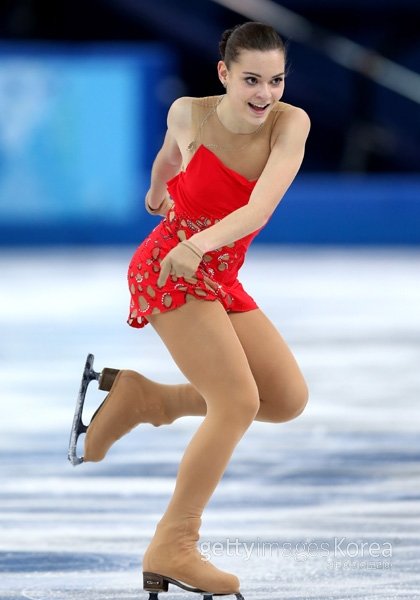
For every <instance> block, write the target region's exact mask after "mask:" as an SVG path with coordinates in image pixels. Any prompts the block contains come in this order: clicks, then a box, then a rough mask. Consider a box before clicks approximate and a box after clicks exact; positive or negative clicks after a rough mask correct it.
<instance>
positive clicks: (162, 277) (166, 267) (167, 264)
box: [157, 258, 172, 288]
mask: <svg viewBox="0 0 420 600" xmlns="http://www.w3.org/2000/svg"><path fill="white" fill-rule="evenodd" d="M171 269H172V263H171V261H170V259H168V258H164V259H163V260H162V262H161V263H160V273H159V278H158V280H157V286H158V287H160V288H161V287H163V286H164V285H165V283H166V280H167V279H168V277H169V273H170V272H171Z"/></svg>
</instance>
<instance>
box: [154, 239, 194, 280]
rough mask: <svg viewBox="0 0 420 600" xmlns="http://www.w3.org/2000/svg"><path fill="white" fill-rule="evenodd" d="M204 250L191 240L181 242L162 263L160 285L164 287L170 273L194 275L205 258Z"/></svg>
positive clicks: (180, 275) (181, 275) (184, 275)
mask: <svg viewBox="0 0 420 600" xmlns="http://www.w3.org/2000/svg"><path fill="white" fill-rule="evenodd" d="M203 254H204V253H203V252H202V251H201V250H200V248H197V246H195V244H193V243H192V242H191V241H190V240H184V241H183V242H180V243H179V244H178V245H177V246H175V248H172V250H171V251H170V252H168V254H167V255H166V256H165V258H164V259H163V260H162V262H161V263H160V275H159V279H158V281H157V285H158V287H163V286H164V285H165V283H166V280H167V279H168V277H169V275H175V277H186V278H188V277H193V276H194V275H195V273H196V271H197V269H198V266H199V264H200V262H201V259H202V258H203Z"/></svg>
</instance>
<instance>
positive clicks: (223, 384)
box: [143, 299, 259, 593]
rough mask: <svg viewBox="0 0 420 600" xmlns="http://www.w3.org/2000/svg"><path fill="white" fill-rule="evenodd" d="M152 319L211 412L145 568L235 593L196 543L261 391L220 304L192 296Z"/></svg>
mask: <svg viewBox="0 0 420 600" xmlns="http://www.w3.org/2000/svg"><path fill="white" fill-rule="evenodd" d="M150 322H151V324H152V326H153V327H154V328H155V330H156V332H157V333H158V335H159V336H160V337H161V339H162V340H163V342H164V343H165V345H166V347H167V348H168V350H169V351H170V353H171V355H172V357H173V358H174V360H175V362H176V364H177V365H178V367H179V368H180V370H181V371H182V372H183V374H184V375H185V376H186V377H187V379H188V380H189V381H190V382H191V383H192V385H193V386H194V388H195V389H196V390H197V391H198V392H199V393H200V394H201V396H202V397H203V398H204V400H205V402H206V405H207V412H206V416H205V419H204V420H203V422H202V424H201V425H200V427H199V428H198V430H197V431H196V433H195V434H194V436H193V438H192V439H191V441H190V443H189V444H188V446H187V448H186V450H185V453H184V456H183V458H182V461H181V463H180V467H179V471H178V476H177V480H176V486H175V490H174V493H173V496H172V499H171V501H170V503H169V505H168V507H167V510H166V512H165V514H164V515H163V517H162V519H161V521H160V523H159V525H158V528H157V530H156V534H155V536H154V538H153V540H152V543H151V545H150V546H149V548H148V550H147V552H146V554H145V557H144V563H143V567H144V570H145V571H148V572H155V573H161V574H163V575H167V576H170V577H174V578H177V579H181V580H183V581H184V582H187V583H189V584H190V585H193V586H197V587H200V588H201V589H210V590H211V591H213V592H215V593H216V592H217V591H219V592H220V593H223V592H224V593H228V592H230V593H232V592H234V591H237V587H238V582H237V580H236V578H234V576H231V575H228V574H223V573H222V572H220V571H218V570H217V569H216V568H215V567H213V565H211V564H210V563H206V562H203V561H202V560H201V558H200V555H199V553H198V552H197V550H196V548H195V543H196V541H197V538H198V528H199V525H200V517H201V514H202V512H203V510H204V507H205V506H206V504H207V502H208V501H209V499H210V497H211V495H212V494H213V492H214V490H215V488H216V486H217V484H218V482H219V481H220V478H221V477H222V475H223V472H224V471H225V469H226V466H227V464H228V462H229V459H230V457H231V455H232V453H233V451H234V449H235V446H236V445H237V443H238V442H239V440H240V439H241V437H242V436H243V434H244V433H245V431H246V430H247V428H248V427H249V425H250V424H251V423H252V421H253V420H254V418H255V415H256V413H257V411H258V408H259V397H258V390H257V386H256V383H255V380H254V377H253V375H252V372H251V369H250V367H249V364H248V360H247V357H246V355H245V352H244V350H243V348H242V345H241V343H240V341H239V339H238V336H237V335H236V332H235V329H234V328H233V326H232V323H231V321H230V319H229V317H228V316H227V314H226V312H225V310H224V309H223V307H222V305H221V304H220V303H219V302H218V301H214V302H209V301H201V300H195V299H194V300H192V301H190V302H188V303H187V304H185V305H184V306H182V307H180V308H179V309H176V310H174V311H170V312H167V313H163V314H160V315H154V316H153V317H151V318H150ZM180 532H183V535H184V536H186V538H187V541H186V542H185V539H184V542H185V543H184V542H182V541H180V540H179V536H180V535H181V533H180ZM175 546H176V547H175ZM182 550H184V552H182ZM232 578H233V579H232ZM228 588H230V589H228ZM232 588H235V589H232Z"/></svg>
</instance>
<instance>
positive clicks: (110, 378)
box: [98, 367, 120, 392]
mask: <svg viewBox="0 0 420 600" xmlns="http://www.w3.org/2000/svg"><path fill="white" fill-rule="evenodd" d="M119 372H120V371H119V369H109V368H108V367H107V368H105V369H102V372H101V374H100V376H99V385H98V388H99V389H100V390H103V391H104V392H109V391H110V389H111V388H112V384H113V383H114V381H115V378H116V376H117V375H118V373H119Z"/></svg>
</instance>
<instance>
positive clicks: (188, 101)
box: [168, 96, 219, 128]
mask: <svg viewBox="0 0 420 600" xmlns="http://www.w3.org/2000/svg"><path fill="white" fill-rule="evenodd" d="M218 98H219V97H218V96H205V97H203V98H194V97H192V96H182V97H181V98H177V99H176V100H175V101H174V102H172V104H171V107H170V108H169V112H168V127H175V128H179V127H182V128H184V127H186V126H188V125H189V124H190V123H191V118H192V112H193V110H194V109H200V108H203V109H206V108H210V107H212V106H214V105H215V104H216V102H217V100H218Z"/></svg>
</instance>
